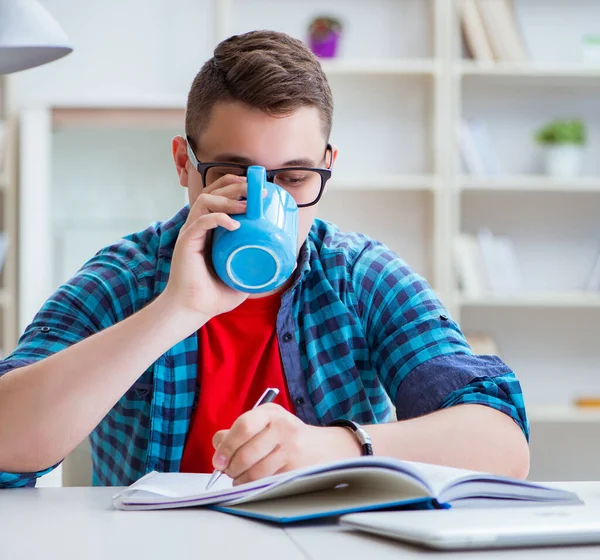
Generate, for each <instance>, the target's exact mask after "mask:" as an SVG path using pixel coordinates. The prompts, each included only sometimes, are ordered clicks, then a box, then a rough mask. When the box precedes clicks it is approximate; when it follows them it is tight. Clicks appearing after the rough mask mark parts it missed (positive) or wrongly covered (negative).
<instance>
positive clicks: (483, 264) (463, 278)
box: [453, 228, 525, 299]
mask: <svg viewBox="0 0 600 560" xmlns="http://www.w3.org/2000/svg"><path fill="white" fill-rule="evenodd" d="M453 252H454V262H455V268H456V273H457V276H458V282H459V285H460V288H461V291H462V293H463V294H464V295H465V296H466V297H470V298H474V299H477V298H481V297H484V296H486V295H487V294H489V293H492V294H493V295H510V294H512V295H514V294H520V293H522V292H523V291H524V290H525V285H524V281H523V276H522V274H521V269H520V266H519V262H518V258H517V254H516V251H515V247H514V243H513V241H512V239H510V238H509V237H507V236H495V235H494V234H493V233H492V232H491V231H490V230H489V229H486V228H484V229H481V230H479V231H478V232H477V235H471V234H467V233H461V234H459V235H458V236H457V237H456V238H455V240H454V243H453Z"/></svg>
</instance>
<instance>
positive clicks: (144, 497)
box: [113, 456, 582, 523]
mask: <svg viewBox="0 0 600 560" xmlns="http://www.w3.org/2000/svg"><path fill="white" fill-rule="evenodd" d="M209 478H210V475H209V474H193V473H158V472H151V473H149V474H147V475H146V476H144V477H142V478H141V479H140V480H138V481H137V482H135V483H133V484H132V485H131V486H129V487H128V488H126V489H125V490H122V491H121V492H119V493H118V494H116V495H115V496H114V498H113V504H114V506H115V507H116V508H118V509H122V510H152V509H171V508H181V507H196V506H204V507H209V508H210V509H215V510H218V511H224V512H227V513H232V514H236V515H242V516H245V517H253V518H258V519H264V520H269V521H276V522H279V523H289V522H294V521H303V520H306V519H314V518H319V517H331V516H338V515H343V514H345V513H352V512H356V511H366V510H373V509H383V508H399V509H402V508H415V507H417V508H424V509H431V508H439V509H447V508H449V507H493V506H501V505H506V504H510V505H511V506H513V507H514V506H517V505H520V506H527V505H536V504H537V505H539V504H541V503H544V504H563V505H570V504H581V503H582V502H581V500H580V499H579V498H578V497H577V495H576V494H574V493H572V492H566V491H563V490H559V489H556V488H551V487H546V486H543V485H540V484H535V483H532V482H527V481H523V480H518V479H514V478H507V477H501V476H496V475H493V474H487V473H481V472H475V471H468V470H462V469H454V468H451V467H442V466H439V465H429V464H424V463H413V462H409V461H399V460H396V459H391V458H388V457H377V456H370V457H360V458H355V459H349V460H345V461H337V462H333V463H325V464H321V465H315V466H312V467H308V468H304V469H298V470H295V471H291V472H289V473H283V474H280V475H275V476H273V477H269V478H265V479H260V480H257V481H255V482H250V483H247V484H241V485H239V486H235V487H232V486H231V485H230V483H229V484H225V483H223V484H222V485H221V486H220V488H217V489H216V490H214V491H213V490H210V491H206V482H207V481H208V479H209Z"/></svg>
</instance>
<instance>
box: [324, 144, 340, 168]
mask: <svg viewBox="0 0 600 560" xmlns="http://www.w3.org/2000/svg"><path fill="white" fill-rule="evenodd" d="M329 145H330V146H331V156H330V161H328V162H327V163H328V164H329V165H328V166H327V168H328V169H333V167H334V165H335V162H336V160H337V157H338V153H339V150H338V147H337V146H336V145H335V144H329Z"/></svg>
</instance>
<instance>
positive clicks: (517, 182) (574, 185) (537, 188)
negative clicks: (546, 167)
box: [458, 175, 600, 193]
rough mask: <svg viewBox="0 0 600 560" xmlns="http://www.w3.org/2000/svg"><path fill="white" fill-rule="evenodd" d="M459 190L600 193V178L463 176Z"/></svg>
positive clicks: (459, 183)
mask: <svg viewBox="0 0 600 560" xmlns="http://www.w3.org/2000/svg"><path fill="white" fill-rule="evenodd" d="M458 188H459V189H461V190H463V191H481V192H486V191H487V192H490V191H513V192H517V193H518V192H539V193H547V192H564V193H582V192H583V193H586V192H600V177H578V178H577V179H553V178H549V177H547V176H545V175H522V176H513V177H511V176H508V177H497V178H489V177H483V178H478V177H472V176H469V175H462V176H461V177H460V179H459V182H458Z"/></svg>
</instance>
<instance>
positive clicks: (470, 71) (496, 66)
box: [454, 61, 600, 80]
mask: <svg viewBox="0 0 600 560" xmlns="http://www.w3.org/2000/svg"><path fill="white" fill-rule="evenodd" d="M454 71H455V72H456V73H457V74H459V75H462V76H473V77H476V76H477V77H482V78H486V77H496V76H500V77H502V76H504V77H512V78H514V77H523V78H565V79H571V78H593V79H596V80H600V69H599V68H594V67H591V66H585V65H582V64H552V63H546V64H532V63H518V62H494V63H485V62H475V61H462V62H460V63H458V64H456V65H455V67H454Z"/></svg>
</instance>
